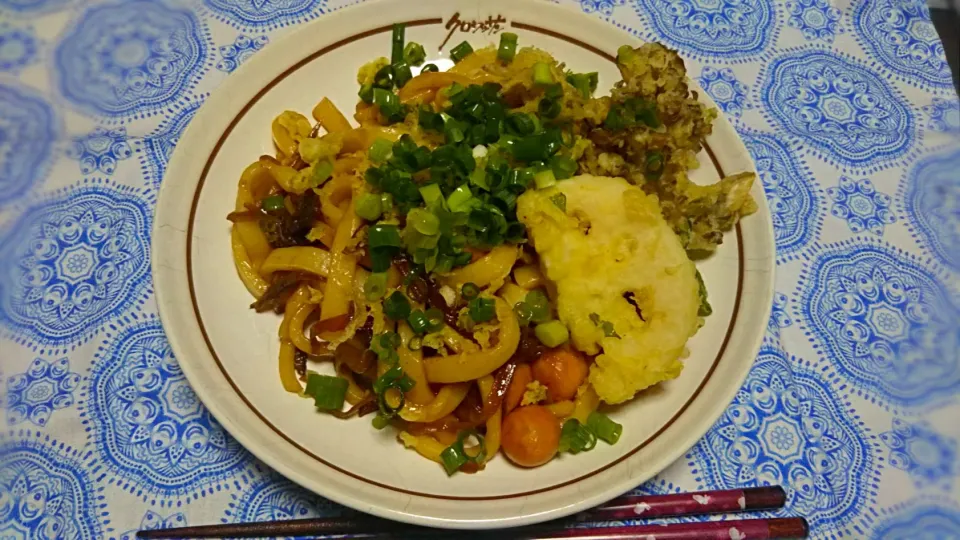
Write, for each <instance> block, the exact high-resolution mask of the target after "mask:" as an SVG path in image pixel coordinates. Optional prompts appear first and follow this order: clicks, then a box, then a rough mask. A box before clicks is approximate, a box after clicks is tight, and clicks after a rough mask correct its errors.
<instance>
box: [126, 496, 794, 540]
mask: <svg viewBox="0 0 960 540" xmlns="http://www.w3.org/2000/svg"><path fill="white" fill-rule="evenodd" d="M785 502H786V493H785V492H784V490H783V488H781V487H780V486H771V487H758V488H744V489H730V490H719V491H701V492H697V493H671V494H667V495H641V496H631V495H627V496H623V497H618V498H616V499H613V500H611V501H610V502H608V503H607V504H604V505H601V506H600V507H598V508H594V509H591V510H587V511H585V512H581V513H579V514H577V515H575V516H574V517H573V518H572V519H564V520H557V521H553V522H549V523H545V524H542V525H535V526H530V527H522V528H518V529H512V530H511V531H510V533H511V534H519V535H521V536H518V537H519V538H531V539H534V538H597V539H601V538H611V539H613V538H624V539H625V538H633V537H634V536H630V535H632V534H640V533H636V532H635V531H636V530H637V529H638V528H641V529H642V528H644V527H654V529H650V530H649V531H648V532H646V533H644V534H645V535H649V534H652V532H658V531H659V532H658V533H657V538H665V539H673V538H677V539H685V538H701V537H703V538H713V537H712V536H696V534H701V533H702V534H712V533H710V532H708V530H707V529H704V528H700V529H695V530H694V531H695V534H694V536H677V537H673V536H667V537H663V536H662V535H663V533H664V532H665V531H664V530H663V528H664V527H665V526H663V525H642V526H632V527H607V528H598V529H584V528H578V529H570V528H568V527H569V526H570V525H571V524H573V523H586V522H593V521H614V520H625V519H648V518H663V517H678V516H698V515H704V514H713V513H719V512H729V513H737V512H749V511H756V510H766V509H775V508H780V507H782V506H783V505H784V503H785ZM789 519H796V518H789ZM709 523H728V524H732V523H744V524H747V525H744V526H748V527H752V528H750V529H749V530H750V531H754V530H760V529H759V528H757V527H762V526H763V524H768V525H767V526H769V524H770V523H773V524H774V525H775V526H774V528H773V529H772V530H773V531H778V530H780V529H777V528H776V527H779V526H780V525H777V524H778V523H779V521H777V520H742V521H737V522H734V521H728V522H707V523H691V524H683V525H685V526H689V525H700V526H703V527H709V526H710V525H709ZM792 525H793V527H794V528H792V529H790V528H789V527H788V529H789V531H794V532H795V531H796V530H798V529H796V525H797V523H792ZM667 527H675V526H674V525H668V526H667ZM728 528H729V527H728ZM628 529H629V530H628ZM676 530H677V531H678V532H677V534H688V533H686V532H683V531H684V529H682V528H680V529H676ZM589 531H596V534H602V535H607V536H589V535H586V536H583V535H584V534H586V532H589ZM789 531H788V532H789ZM398 533H402V535H403V536H404V537H409V536H411V535H418V536H430V535H436V534H438V533H439V531H438V530H436V529H429V528H426V527H417V526H413V525H405V524H402V523H397V522H394V521H389V520H385V519H380V518H375V517H372V516H365V515H358V516H357V517H348V518H316V519H295V520H284V521H264V522H258V523H236V524H223V525H201V526H195V527H178V528H174V529H156V530H149V531H139V532H137V537H138V538H154V539H157V538H225V537H232V538H261V537H266V536H313V535H340V534H365V535H370V536H369V537H372V538H398V537H399V536H398ZM524 534H534V535H537V534H542V535H548V536H523V535H524ZM611 534H613V535H616V534H620V535H621V536H609V535H611ZM624 534H625V535H627V536H622V535H624ZM778 534H779V533H778ZM571 535H573V536H571ZM578 535H579V536H578ZM732 537H733V538H736V536H732ZM790 537H791V536H762V535H760V533H758V532H752V533H751V535H750V538H751V539H753V538H760V539H763V538H790ZM637 538H643V536H642V535H641V536H637ZM718 538H719V537H718ZM730 538H731V534H729V531H727V536H723V539H724V540H729V539H730Z"/></svg>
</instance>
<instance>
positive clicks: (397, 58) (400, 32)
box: [390, 24, 406, 64]
mask: <svg viewBox="0 0 960 540" xmlns="http://www.w3.org/2000/svg"><path fill="white" fill-rule="evenodd" d="M405 34H406V28H405V27H404V25H402V24H395V25H393V35H392V37H391V40H390V42H391V44H392V47H391V49H390V52H391V54H390V63H391V64H396V63H398V62H403V42H404V40H405V39H406V36H405Z"/></svg>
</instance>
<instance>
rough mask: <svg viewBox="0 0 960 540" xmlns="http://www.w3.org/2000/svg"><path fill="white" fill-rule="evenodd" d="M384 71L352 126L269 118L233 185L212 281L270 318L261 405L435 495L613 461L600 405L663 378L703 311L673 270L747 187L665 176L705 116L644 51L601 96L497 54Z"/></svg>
mask: <svg viewBox="0 0 960 540" xmlns="http://www.w3.org/2000/svg"><path fill="white" fill-rule="evenodd" d="M391 53H392V54H391V58H389V59H388V58H378V59H375V60H373V61H372V62H370V63H368V64H366V65H364V66H362V67H361V68H360V70H359V73H358V77H357V79H358V83H359V86H360V90H359V99H358V103H357V104H356V111H355V113H354V115H353V116H354V119H355V120H356V123H357V124H358V127H355V125H354V124H352V123H351V122H349V121H348V120H347V119H346V118H345V117H344V115H343V114H342V113H341V112H340V111H339V110H338V109H337V107H336V106H334V104H333V103H332V102H331V101H330V100H329V99H326V98H324V99H322V100H321V101H320V102H319V103H318V104H317V105H316V107H315V108H314V109H313V111H312V116H313V120H314V121H313V122H312V121H311V120H309V119H308V118H307V117H305V116H304V115H302V114H300V113H298V112H293V111H285V112H283V113H281V114H280V115H279V116H277V117H276V119H275V120H274V121H273V123H272V125H271V131H272V135H273V141H274V143H275V146H276V153H275V155H264V156H261V157H260V158H259V159H258V160H257V161H255V162H254V163H252V164H251V165H250V166H249V167H247V168H246V169H245V170H244V172H243V174H242V176H241V178H240V183H239V189H238V193H237V201H236V209H235V211H234V212H232V213H231V214H230V216H229V219H230V220H231V221H232V223H233V228H232V232H231V235H232V236H231V240H232V246H233V254H234V260H235V263H236V268H237V271H238V273H239V276H240V278H241V279H242V281H243V283H244V285H245V286H246V287H247V289H248V290H249V291H250V293H251V294H252V295H253V296H254V297H255V298H256V301H255V302H254V303H253V305H252V307H253V308H254V309H256V310H257V311H259V312H267V311H273V312H276V313H278V314H282V315H283V319H282V322H281V323H280V328H279V340H280V358H279V373H280V377H279V379H280V382H281V383H282V385H283V388H284V389H286V390H287V391H289V392H292V393H296V394H299V395H301V396H303V397H305V398H309V399H311V400H312V403H313V405H314V406H315V407H316V409H317V410H318V411H320V412H323V413H329V414H332V415H335V416H337V417H340V418H345V419H346V418H351V417H366V418H368V419H372V424H373V427H374V428H376V429H394V430H396V432H397V434H398V440H399V442H400V443H401V444H402V445H403V446H405V447H407V448H409V449H412V450H415V451H416V452H417V453H419V454H420V455H422V456H424V457H426V458H427V459H430V460H433V461H435V462H437V463H439V464H441V465H442V466H443V467H444V469H445V470H446V471H447V473H448V474H453V473H454V472H456V471H465V472H476V471H478V470H481V469H483V468H484V466H485V465H486V464H487V463H488V462H489V461H490V460H491V459H493V458H494V457H495V456H496V455H497V453H498V452H499V450H501V449H502V450H503V451H504V454H505V455H506V456H507V457H508V458H509V459H510V461H512V462H513V463H515V464H517V465H520V466H524V467H534V466H539V465H542V464H544V463H546V462H548V461H550V460H551V459H553V457H554V456H556V455H558V454H559V453H572V454H576V453H579V452H583V451H588V450H590V449H592V448H593V447H594V446H595V445H596V444H597V440H598V439H600V440H601V441H603V442H604V443H605V444H615V443H616V442H617V440H618V439H619V437H620V434H621V431H622V427H621V426H620V425H619V424H618V423H616V422H615V421H614V420H612V419H611V418H610V417H608V416H607V415H606V414H604V413H603V412H602V411H603V407H604V406H605V404H618V403H622V402H625V401H627V400H630V399H631V398H633V397H634V396H635V395H636V394H637V393H639V392H641V391H643V390H644V389H646V388H648V387H650V386H653V385H656V384H657V383H659V382H662V381H665V380H669V379H672V378H675V377H677V376H678V375H679V374H680V371H681V369H682V367H683V364H682V359H683V358H684V357H685V356H686V352H687V351H686V343H687V340H688V339H689V338H690V337H691V336H692V335H693V334H694V333H695V332H696V331H697V329H698V328H699V327H700V326H701V324H702V323H703V318H704V317H706V316H708V315H709V314H710V312H711V308H710V304H709V303H708V301H707V295H706V290H705V287H704V284H703V280H702V279H701V278H700V275H699V273H698V272H697V270H696V267H695V265H694V263H693V262H691V258H690V257H691V255H694V254H697V253H701V254H702V253H709V252H710V251H712V250H714V249H715V248H716V247H717V245H718V244H719V243H720V242H721V241H722V239H723V233H724V231H727V230H729V229H730V228H731V227H733V226H734V225H735V224H736V222H737V221H738V220H739V219H740V218H741V217H742V216H745V215H747V214H750V213H751V212H753V211H754V210H755V208H756V206H755V204H754V201H753V200H752V199H751V197H750V195H749V192H750V188H751V186H752V183H753V180H754V175H753V174H752V173H740V174H736V175H734V176H730V177H728V178H724V179H722V180H721V181H720V182H718V183H716V184H713V185H706V186H704V185H696V184H694V183H692V182H691V181H690V180H689V179H688V178H687V173H688V171H689V170H690V169H693V168H695V167H697V166H698V162H697V158H696V155H697V153H698V152H699V151H700V150H701V147H702V144H703V140H704V138H705V137H706V136H708V135H709V134H710V133H711V124H712V121H713V120H714V119H715V117H716V114H717V113H716V111H715V110H714V109H712V108H709V107H707V106H705V105H703V104H701V103H700V102H699V101H698V99H697V96H696V94H695V93H693V92H691V91H690V90H689V89H688V86H687V82H686V81H687V79H686V72H685V69H684V65H683V62H682V60H681V59H680V58H679V57H678V56H677V54H676V53H675V52H673V51H671V50H668V49H666V48H664V47H663V46H661V45H659V44H655V43H648V44H644V45H642V46H640V47H637V48H633V47H630V46H624V47H621V49H620V50H619V51H618V55H617V65H618V67H619V70H620V73H621V76H622V80H621V81H619V82H617V83H616V84H615V85H614V87H613V89H612V91H611V92H610V93H609V95H605V96H602V97H595V96H594V93H595V91H596V87H597V81H598V77H597V74H596V73H575V72H572V71H569V70H567V69H566V68H565V66H564V64H562V63H559V62H558V61H557V60H556V59H554V58H553V57H552V56H551V55H550V54H549V53H547V52H545V51H542V50H538V49H534V48H522V49H518V47H517V36H516V35H514V34H510V33H504V34H502V36H501V41H500V45H499V47H488V48H484V49H479V50H476V51H474V50H473V49H472V48H471V46H470V44H469V43H467V42H464V43H461V44H460V45H458V46H456V47H454V48H453V49H452V50H451V57H452V58H453V60H454V61H455V62H456V63H455V65H454V66H453V67H452V68H451V69H449V70H448V71H445V72H440V71H439V70H438V69H437V67H436V66H435V65H433V64H426V65H424V61H425V52H424V49H423V47H422V46H420V45H418V44H417V43H412V42H411V43H405V39H404V29H403V28H402V27H396V28H395V29H394V34H393V50H392V51H391ZM414 67H418V69H416V70H415V71H417V72H418V74H417V75H416V76H413V71H414V70H413V69H412V68H414Z"/></svg>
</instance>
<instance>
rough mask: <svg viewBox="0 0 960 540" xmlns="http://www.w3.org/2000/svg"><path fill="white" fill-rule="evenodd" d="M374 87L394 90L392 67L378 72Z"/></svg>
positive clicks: (383, 68)
mask: <svg viewBox="0 0 960 540" xmlns="http://www.w3.org/2000/svg"><path fill="white" fill-rule="evenodd" d="M373 87H374V88H382V89H383V90H391V89H393V66H392V65H386V66H383V67H382V68H380V69H379V70H377V73H376V74H375V75H374V76H373Z"/></svg>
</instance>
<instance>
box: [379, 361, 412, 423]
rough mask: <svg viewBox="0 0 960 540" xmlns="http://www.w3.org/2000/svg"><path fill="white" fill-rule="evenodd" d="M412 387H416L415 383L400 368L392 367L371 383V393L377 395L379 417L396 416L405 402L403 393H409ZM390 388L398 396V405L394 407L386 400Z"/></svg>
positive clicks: (388, 417)
mask: <svg viewBox="0 0 960 540" xmlns="http://www.w3.org/2000/svg"><path fill="white" fill-rule="evenodd" d="M414 385H416V382H415V381H414V380H413V379H411V378H410V377H409V376H408V375H407V374H406V373H404V372H403V370H402V369H400V366H393V367H391V368H390V369H388V370H387V371H385V372H384V373H383V375H381V376H379V377H377V380H375V381H373V393H374V394H376V395H377V405H378V406H379V407H380V415H381V416H384V417H386V418H387V419H390V418H393V417H394V416H396V415H397V413H399V412H400V409H403V405H404V403H405V402H406V399H405V398H404V395H403V393H404V392H409V391H410V390H411V389H412V388H413V387H414ZM391 388H393V389H395V390H396V391H397V394H398V395H399V398H398V399H399V403H398V404H397V406H396V407H394V406H391V405H390V403H389V401H388V398H387V393H388V391H389V390H390V389H391Z"/></svg>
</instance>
